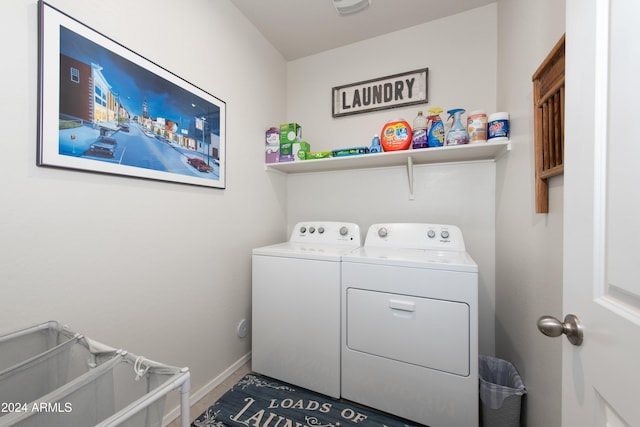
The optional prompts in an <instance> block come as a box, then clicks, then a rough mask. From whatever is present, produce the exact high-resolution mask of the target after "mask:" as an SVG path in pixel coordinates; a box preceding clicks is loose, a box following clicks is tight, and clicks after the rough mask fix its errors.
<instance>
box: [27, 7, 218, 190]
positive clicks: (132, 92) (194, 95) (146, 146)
mask: <svg viewBox="0 0 640 427" xmlns="http://www.w3.org/2000/svg"><path fill="white" fill-rule="evenodd" d="M38 7H39V14H38V17H39V27H38V28H39V58H38V59H39V64H38V65H39V70H38V79H39V81H38V83H39V84H38V96H39V100H38V101H39V103H38V149H37V164H38V165H39V166H52V167H59V168H66V169H74V170H80V171H88V172H97V173H104V174H112V175H124V176H130V177H135V178H144V179H151V180H159V181H169V182H176V183H182V184H191V185H200V186H207V187H214V188H225V175H226V174H225V169H226V168H225V147H226V138H225V134H226V132H225V123H226V104H225V102H224V101H222V100H220V99H219V98H217V97H215V96H213V95H211V94H209V93H207V92H206V91H204V90H203V89H200V88H198V87H196V86H194V85H193V84H191V83H189V82H187V81H185V80H184V79H182V78H180V77H178V76H177V75H175V74H173V73H172V72H170V71H168V70H167V69H165V68H163V67H161V66H160V65H158V64H156V63H154V62H152V61H150V60H148V59H145V58H144V57H142V56H140V55H139V54H137V53H135V52H133V51H131V50H130V49H128V48H126V47H125V46H123V45H122V44H120V43H118V42H116V41H114V40H112V39H110V38H108V37H107V36H105V35H103V34H101V33H98V32H97V31H95V30H92V29H91V28H89V27H87V26H86V25H84V24H82V23H81V22H80V21H78V20H76V19H74V18H72V17H70V16H68V15H66V14H65V13H63V12H61V11H60V10H58V9H56V8H54V7H53V6H51V5H49V4H47V3H46V2H43V1H40V2H39V4H38Z"/></svg>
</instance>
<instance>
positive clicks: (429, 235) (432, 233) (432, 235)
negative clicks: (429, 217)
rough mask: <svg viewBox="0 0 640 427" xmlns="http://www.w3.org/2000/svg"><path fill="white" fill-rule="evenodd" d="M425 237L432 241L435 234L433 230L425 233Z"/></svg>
mask: <svg viewBox="0 0 640 427" xmlns="http://www.w3.org/2000/svg"><path fill="white" fill-rule="evenodd" d="M427 237H428V238H430V239H433V238H434V237H436V232H435V231H433V230H429V231H427Z"/></svg>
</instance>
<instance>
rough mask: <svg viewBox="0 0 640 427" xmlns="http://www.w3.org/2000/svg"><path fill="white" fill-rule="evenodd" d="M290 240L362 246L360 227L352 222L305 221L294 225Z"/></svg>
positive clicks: (294, 241)
mask: <svg viewBox="0 0 640 427" xmlns="http://www.w3.org/2000/svg"><path fill="white" fill-rule="evenodd" d="M289 242H293V243H321V244H331V245H342V244H345V245H350V246H353V245H354V243H355V244H356V245H357V246H360V244H361V243H362V238H361V236H360V227H358V225H357V224H354V223H351V222H335V221H305V222H299V223H297V224H296V225H295V226H294V227H293V231H292V232H291V237H290V238H289Z"/></svg>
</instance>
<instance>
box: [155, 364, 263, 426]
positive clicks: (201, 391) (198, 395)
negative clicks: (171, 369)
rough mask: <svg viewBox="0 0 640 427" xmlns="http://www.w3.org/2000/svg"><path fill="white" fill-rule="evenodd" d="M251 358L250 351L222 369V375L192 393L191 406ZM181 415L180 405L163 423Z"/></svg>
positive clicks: (168, 413) (166, 415)
mask: <svg viewBox="0 0 640 427" xmlns="http://www.w3.org/2000/svg"><path fill="white" fill-rule="evenodd" d="M250 359H251V352H248V353H247V354H245V355H244V356H242V357H241V358H240V359H238V360H237V361H236V362H235V363H234V364H233V365H231V366H229V367H228V368H227V369H225V370H224V371H222V373H220V375H218V376H217V377H215V378H214V379H212V380H211V381H209V382H208V383H207V384H205V385H204V386H203V387H202V388H200V389H199V390H197V391H195V392H193V393H191V395H190V396H189V406H193V404H194V403H196V402H198V401H199V400H200V399H202V398H203V397H205V396H206V395H207V394H209V392H210V391H211V390H213V389H214V388H216V387H217V386H219V385H220V384H222V383H223V382H225V380H226V379H227V378H229V377H230V376H231V375H232V374H233V373H234V372H235V371H237V370H238V369H240V368H241V367H242V366H243V365H244V364H245V363H247V362H248V361H249V360H250ZM179 416H180V405H179V404H178V406H176V407H175V408H173V409H172V410H171V411H169V412H167V413H166V414H165V416H164V417H163V419H162V425H165V426H166V425H168V424H169V423H171V422H172V421H174V420H175V419H177V418H178V417H179Z"/></svg>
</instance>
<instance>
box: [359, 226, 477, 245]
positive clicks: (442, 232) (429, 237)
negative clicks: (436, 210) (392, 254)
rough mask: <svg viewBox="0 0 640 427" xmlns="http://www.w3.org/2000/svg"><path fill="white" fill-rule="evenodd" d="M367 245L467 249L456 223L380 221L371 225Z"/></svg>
mask: <svg viewBox="0 0 640 427" xmlns="http://www.w3.org/2000/svg"><path fill="white" fill-rule="evenodd" d="M364 246H365V247H384V248H404V249H425V250H447V251H465V246H464V239H463V238H462V231H460V228H458V227H457V226H455V225H446V224H423V223H380V224H373V225H371V227H369V230H368V232H367V236H366V238H365V241H364Z"/></svg>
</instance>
